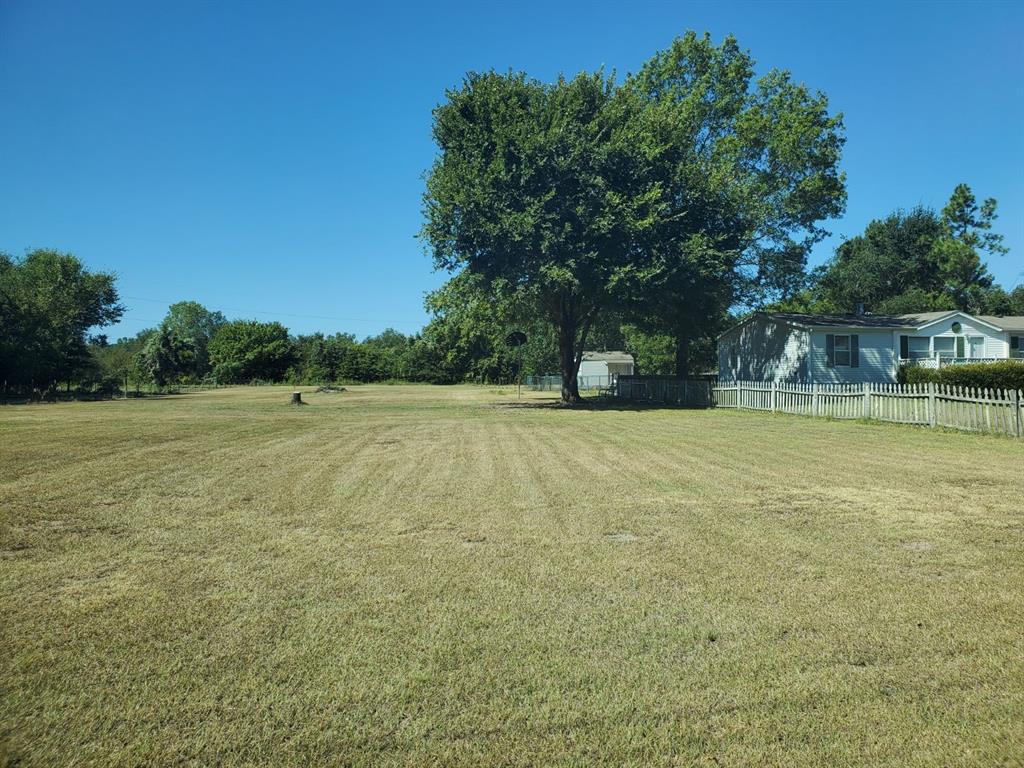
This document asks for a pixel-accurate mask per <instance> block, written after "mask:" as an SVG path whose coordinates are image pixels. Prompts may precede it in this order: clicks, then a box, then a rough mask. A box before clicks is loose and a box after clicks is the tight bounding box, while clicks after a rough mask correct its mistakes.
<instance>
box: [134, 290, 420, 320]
mask: <svg viewBox="0 0 1024 768" xmlns="http://www.w3.org/2000/svg"><path fill="white" fill-rule="evenodd" d="M122 298H124V299H130V300H131V301H149V302H153V303H154V304H166V305H167V306H170V305H171V304H174V303H175V302H173V301H167V300H166V299H149V298H146V297H144V296H122ZM204 306H205V305H204ZM207 309H210V310H213V311H215V312H241V313H242V314H248V315H271V316H276V317H295V318H303V319H307V320H334V321H335V322H339V323H379V324H384V325H416V326H421V325H423V321H422V320H381V319H367V318H359V317H335V316H332V315H303V314H296V313H294V312H275V311H272V310H266V309H239V308H238V307H207Z"/></svg>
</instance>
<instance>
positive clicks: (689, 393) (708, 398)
mask: <svg viewBox="0 0 1024 768" xmlns="http://www.w3.org/2000/svg"><path fill="white" fill-rule="evenodd" d="M614 392H615V396H616V397H620V398H622V399H623V400H634V401H637V402H649V403H667V404H670V405H684V406H688V407H690V408H710V407H712V406H713V405H714V404H715V402H714V398H713V393H712V382H711V381H709V380H708V379H677V378H675V377H673V376H619V377H618V379H616V381H615V385H614Z"/></svg>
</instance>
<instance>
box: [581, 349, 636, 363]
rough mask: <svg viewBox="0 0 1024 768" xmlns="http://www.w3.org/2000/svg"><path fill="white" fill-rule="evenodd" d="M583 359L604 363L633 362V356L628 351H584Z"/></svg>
mask: <svg viewBox="0 0 1024 768" xmlns="http://www.w3.org/2000/svg"><path fill="white" fill-rule="evenodd" d="M583 359H584V360H588V361H591V362H602V363H632V362H633V356H632V355H631V354H629V353H628V352H584V353H583Z"/></svg>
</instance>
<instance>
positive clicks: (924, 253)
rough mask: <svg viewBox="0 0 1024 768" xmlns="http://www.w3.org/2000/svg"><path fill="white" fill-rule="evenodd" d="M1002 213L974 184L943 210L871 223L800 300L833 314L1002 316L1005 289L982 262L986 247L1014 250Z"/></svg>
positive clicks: (961, 187)
mask: <svg viewBox="0 0 1024 768" xmlns="http://www.w3.org/2000/svg"><path fill="white" fill-rule="evenodd" d="M995 219H996V201H995V200H994V199H992V198H989V199H987V200H985V201H984V202H983V203H982V204H981V205H980V206H979V205H978V203H977V200H976V199H975V197H974V194H973V192H971V189H970V187H968V186H967V185H966V184H959V185H957V187H956V189H954V190H953V194H952V196H951V197H950V200H949V202H948V203H947V204H946V206H945V207H944V208H943V209H942V211H941V213H937V212H935V211H934V210H932V209H930V208H924V207H918V208H914V209H913V210H911V211H908V212H904V211H896V212H894V213H892V214H890V215H889V216H887V217H886V218H884V219H877V220H874V221H872V222H870V223H869V224H868V225H867V227H866V228H865V230H864V233H863V234H861V235H857V236H856V237H852V238H850V239H849V240H846V241H845V242H843V243H842V244H841V245H840V246H839V247H838V248H837V249H836V254H835V257H834V258H833V259H832V260H831V261H829V262H827V263H826V264H825V265H823V267H821V268H820V269H819V270H817V272H816V273H815V275H814V276H813V278H812V282H813V286H812V288H811V289H810V290H809V291H808V292H807V293H805V294H804V295H803V296H801V297H799V298H800V301H802V303H803V304H804V305H805V307H807V308H811V309H812V310H817V311H831V312H855V311H857V310H858V309H861V308H863V309H864V310H866V311H868V312H873V313H876V314H885V313H905V312H926V311H930V310H941V309H962V310H964V311H968V312H994V313H996V314H999V313H1000V312H999V307H1000V306H1006V305H1007V302H1006V301H1005V300H1004V299H1003V298H1002V296H1003V295H1004V294H1005V291H1002V289H1000V288H998V287H996V286H994V285H993V281H992V276H991V274H990V273H989V271H988V268H987V267H986V266H985V263H984V262H983V261H982V255H983V254H984V253H988V254H990V255H1001V254H1004V253H1006V252H1007V248H1006V247H1005V246H1004V245H1003V237H1002V235H999V234H996V233H995V232H992V225H993V222H994V221H995ZM1011 306H1012V303H1011ZM786 308H789V309H793V308H795V307H794V306H792V305H790V306H788V307H786Z"/></svg>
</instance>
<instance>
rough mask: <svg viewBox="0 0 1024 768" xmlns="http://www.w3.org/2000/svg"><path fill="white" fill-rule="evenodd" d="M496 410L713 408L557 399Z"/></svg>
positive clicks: (500, 405) (511, 404)
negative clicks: (578, 401)
mask: <svg viewBox="0 0 1024 768" xmlns="http://www.w3.org/2000/svg"><path fill="white" fill-rule="evenodd" d="M494 407H495V408H508V409H510V410H519V409H523V410H542V411H543V410H546V411H666V410H668V411H705V410H708V409H709V408H710V407H711V406H708V405H692V404H687V405H681V404H678V403H657V402H638V401H633V400H615V399H611V398H609V399H603V398H602V399H598V398H587V399H585V400H584V401H583V402H581V403H576V404H574V405H570V404H568V403H563V402H562V401H561V400H559V399H557V398H552V399H550V400H544V401H540V402H538V401H537V400H530V401H526V402H523V401H516V400H513V401H509V402H503V403H495V405H494Z"/></svg>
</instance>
